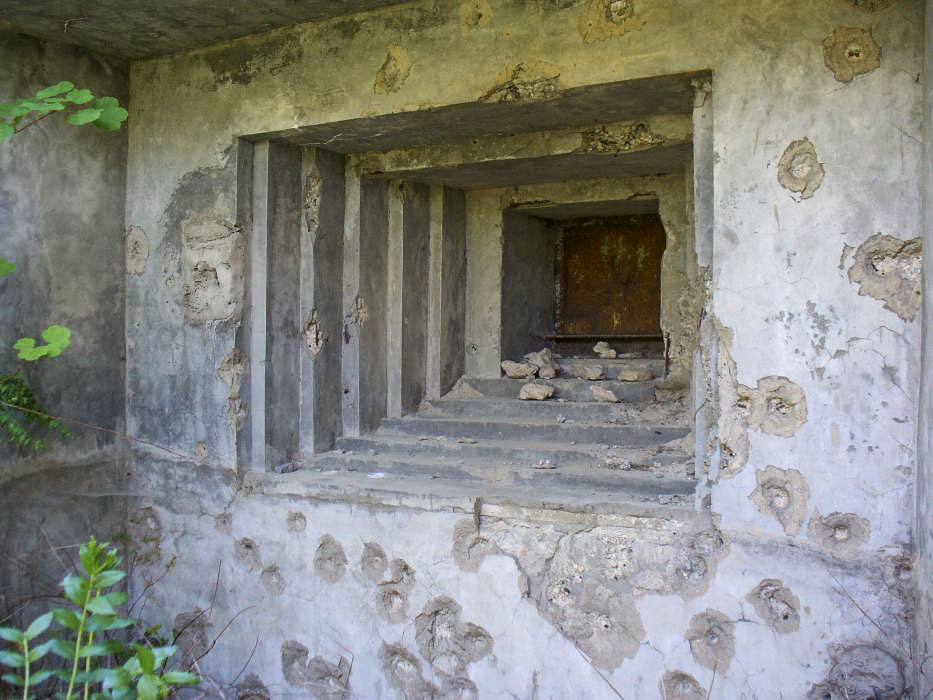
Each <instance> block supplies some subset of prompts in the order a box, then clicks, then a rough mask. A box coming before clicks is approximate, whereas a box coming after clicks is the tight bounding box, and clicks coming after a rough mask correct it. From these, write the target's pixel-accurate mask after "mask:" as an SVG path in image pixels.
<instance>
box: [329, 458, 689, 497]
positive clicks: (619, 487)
mask: <svg viewBox="0 0 933 700" xmlns="http://www.w3.org/2000/svg"><path fill="white" fill-rule="evenodd" d="M312 466H313V467H314V468H319V469H325V470H329V469H332V470H338V471H339V470H343V471H351V472H361V473H364V474H368V475H372V476H374V477H376V478H382V477H384V476H385V475H387V474H391V475H392V476H393V477H407V478H420V479H431V480H438V479H443V480H444V481H447V482H460V483H463V484H464V485H465V486H467V487H474V488H475V486H477V485H492V484H494V485H496V486H498V487H515V488H528V487H531V488H534V489H554V488H563V487H570V488H575V489H595V490H597V491H602V492H603V493H607V494H608V493H612V494H613V495H614V496H615V497H629V498H632V497H635V498H638V499H642V498H644V497H648V498H654V497H658V496H682V497H685V498H686V497H690V496H692V495H693V493H694V491H695V488H696V482H695V481H693V480H692V479H686V478H670V477H666V478H657V477H656V476H655V475H654V474H652V473H646V472H639V471H622V470H610V469H606V468H594V467H583V466H579V465H573V466H571V465H562V466H560V467H555V466H554V465H553V463H549V464H546V465H545V466H544V468H542V467H535V466H531V467H503V466H492V465H490V464H483V463H464V464H444V463H442V462H440V461H438V460H436V459H430V458H425V459H414V458H408V459H393V458H389V457H384V456H379V457H370V456H364V455H359V454H356V453H350V454H345V455H344V454H341V453H339V452H328V453H325V454H323V455H320V456H319V457H317V458H316V459H315V460H314V462H313V464H312ZM663 500H665V501H667V500H668V499H663Z"/></svg>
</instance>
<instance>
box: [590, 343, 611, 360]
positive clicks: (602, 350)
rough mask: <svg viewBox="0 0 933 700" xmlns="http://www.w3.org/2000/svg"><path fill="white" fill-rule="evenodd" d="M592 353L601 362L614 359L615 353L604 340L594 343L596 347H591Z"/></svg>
mask: <svg viewBox="0 0 933 700" xmlns="http://www.w3.org/2000/svg"><path fill="white" fill-rule="evenodd" d="M593 352H595V353H596V354H597V355H598V356H599V359H601V360H614V359H615V358H616V351H615V350H613V349H612V348H611V347H609V343H607V342H606V341H605V340H600V341H599V342H598V343H596V345H594V346H593Z"/></svg>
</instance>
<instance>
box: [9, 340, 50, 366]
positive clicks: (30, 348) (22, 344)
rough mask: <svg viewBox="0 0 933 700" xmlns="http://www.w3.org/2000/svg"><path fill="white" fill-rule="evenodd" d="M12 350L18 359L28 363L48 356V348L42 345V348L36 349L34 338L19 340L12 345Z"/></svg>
mask: <svg viewBox="0 0 933 700" xmlns="http://www.w3.org/2000/svg"><path fill="white" fill-rule="evenodd" d="M13 349H14V350H16V351H17V355H16V356H17V357H18V358H19V359H21V360H27V361H28V362H34V361H35V360H38V359H39V358H40V357H45V356H46V355H47V354H48V348H46V347H45V346H44V345H43V346H42V347H36V340H35V338H20V339H19V340H17V341H16V343H14V344H13Z"/></svg>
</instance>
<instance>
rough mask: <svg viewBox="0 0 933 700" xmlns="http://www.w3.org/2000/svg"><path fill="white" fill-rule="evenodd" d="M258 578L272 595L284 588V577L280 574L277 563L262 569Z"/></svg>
mask: <svg viewBox="0 0 933 700" xmlns="http://www.w3.org/2000/svg"><path fill="white" fill-rule="evenodd" d="M259 580H260V581H262V585H263V586H264V587H265V589H266V590H267V591H269V593H271V594H273V595H279V594H281V593H282V592H283V591H284V590H285V577H284V576H282V571H281V569H279V566H278V564H272V565H271V566H267V567H266V568H265V569H263V570H262V573H261V574H260V575H259Z"/></svg>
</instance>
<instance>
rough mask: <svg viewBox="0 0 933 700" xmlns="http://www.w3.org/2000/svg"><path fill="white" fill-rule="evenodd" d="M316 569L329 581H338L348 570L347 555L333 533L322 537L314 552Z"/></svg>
mask: <svg viewBox="0 0 933 700" xmlns="http://www.w3.org/2000/svg"><path fill="white" fill-rule="evenodd" d="M314 570H315V572H317V575H318V576H320V577H321V578H322V579H324V580H325V581H327V582H329V583H336V582H337V581H339V580H340V578H341V577H342V576H343V575H344V573H345V572H346V570H347V555H346V554H345V553H344V551H343V547H342V546H341V544H340V543H339V542H338V541H337V540H335V539H334V538H333V537H332V536H331V535H324V536H323V537H321V540H320V542H319V543H318V546H317V551H315V553H314Z"/></svg>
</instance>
